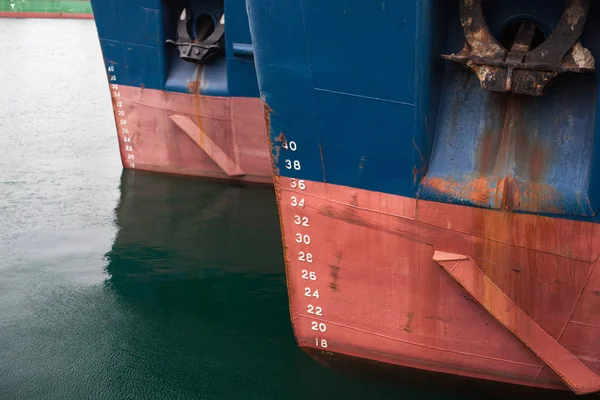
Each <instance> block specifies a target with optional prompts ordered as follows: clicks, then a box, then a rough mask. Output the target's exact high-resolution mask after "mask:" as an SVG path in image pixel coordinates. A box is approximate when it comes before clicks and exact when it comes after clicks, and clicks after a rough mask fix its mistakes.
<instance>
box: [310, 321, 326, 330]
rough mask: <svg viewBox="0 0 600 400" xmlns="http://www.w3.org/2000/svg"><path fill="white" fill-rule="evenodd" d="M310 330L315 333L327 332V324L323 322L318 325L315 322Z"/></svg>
mask: <svg viewBox="0 0 600 400" xmlns="http://www.w3.org/2000/svg"><path fill="white" fill-rule="evenodd" d="M310 329H312V330H313V331H319V332H327V326H325V324H324V323H322V322H320V323H318V322H316V321H313V322H312V323H311V328H310Z"/></svg>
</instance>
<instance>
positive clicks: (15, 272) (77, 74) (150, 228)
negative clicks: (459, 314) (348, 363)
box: [0, 20, 566, 400]
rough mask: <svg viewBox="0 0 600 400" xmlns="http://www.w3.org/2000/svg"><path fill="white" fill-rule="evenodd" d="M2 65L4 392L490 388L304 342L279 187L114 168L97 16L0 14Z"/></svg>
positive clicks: (439, 393)
mask: <svg viewBox="0 0 600 400" xmlns="http://www.w3.org/2000/svg"><path fill="white" fill-rule="evenodd" d="M32 48H41V49H45V53H44V54H45V57H42V58H39V57H37V58H34V59H32V58H31V49H32ZM0 60H3V63H4V65H5V66H10V68H3V69H0V88H2V89H3V90H0V110H2V118H0V399H1V400H5V399H6V400H13V399H15V400H19V399H33V400H37V399H61V400H62V399H407V400H413V399H415V400H416V399H430V400H433V399H435V400H454V399H461V400H467V399H468V400H470V399H481V398H491V397H490V396H489V392H487V394H482V393H485V392H477V393H476V392H473V391H465V390H459V389H456V390H452V391H450V390H447V389H443V388H441V387H438V382H436V381H433V380H432V381H429V382H426V383H425V385H423V384H422V383H420V384H416V383H415V384H413V383H411V382H408V383H407V382H404V383H398V382H391V381H389V380H385V381H383V380H379V379H373V378H371V377H366V376H363V375H361V374H358V375H356V374H354V375H350V374H347V373H342V372H338V371H332V370H330V369H327V368H325V367H323V366H321V365H320V364H319V363H317V362H315V361H314V360H312V359H311V358H309V357H308V356H307V355H305V354H304V353H303V352H302V351H301V350H300V349H299V348H298V347H297V346H296V343H295V340H294V336H293V331H292V328H291V323H290V317H289V312H288V298H287V292H286V285H285V276H284V264H283V256H282V245H281V240H280V237H279V221H278V216H277V210H276V207H275V197H274V194H273V191H272V189H271V188H270V187H259V186H240V185H228V184H223V183H215V182H207V181H204V180H200V179H192V178H181V177H173V176H164V175H157V174H149V173H142V172H122V169H121V165H120V160H119V158H118V147H117V139H116V133H115V128H114V121H113V118H112V114H111V106H110V98H109V96H108V87H107V83H106V75H105V73H104V69H103V64H102V61H101V56H100V49H99V45H98V42H97V36H96V33H95V28H94V24H93V21H74V20H4V21H3V22H2V23H1V24H0ZM561 396H562V395H561ZM513 397H514V398H517V397H515V396H513ZM564 397H566V396H564ZM500 398H505V397H500ZM521 398H530V397H529V396H527V397H521ZM539 398H544V399H545V398H548V397H539ZM554 398H556V397H554Z"/></svg>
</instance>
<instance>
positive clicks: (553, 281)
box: [275, 177, 600, 389]
mask: <svg viewBox="0 0 600 400" xmlns="http://www.w3.org/2000/svg"><path fill="white" fill-rule="evenodd" d="M275 185H276V192H277V195H278V202H279V207H280V215H281V221H282V233H283V241H284V246H285V259H286V273H287V279H288V290H289V296H290V304H291V317H292V322H293V326H294V332H295V335H296V340H297V342H298V343H299V345H300V346H301V347H303V348H305V349H307V350H310V352H314V351H315V350H322V351H324V354H325V353H327V352H332V353H336V354H342V355H346V356H351V357H358V358H362V359H369V360H374V361H378V362H382V363H386V364H392V365H397V366H404V367H411V368H417V369H421V370H428V371H435V372H442V373H448V374H454V375H460V376H465V377H471V378H479V379H484V380H492V381H499V382H506V383H511V384H518V385H523V386H532V387H540V388H552V389H566V388H567V386H566V385H565V384H564V383H563V381H564V379H563V380H561V379H560V378H559V377H558V376H557V375H556V374H555V373H554V372H553V371H552V370H551V369H550V368H549V367H548V366H547V365H546V364H545V362H544V361H542V360H541V359H540V357H538V356H536V354H535V353H534V352H533V351H532V350H530V349H529V348H528V347H527V346H526V345H525V344H524V342H522V341H521V340H519V339H518V338H517V336H516V335H515V334H513V333H515V332H514V331H513V332H511V331H510V330H509V329H506V328H505V326H503V325H502V324H501V323H499V322H498V320H496V319H494V317H492V316H491V315H490V313H488V312H487V311H486V309H484V308H483V307H481V306H480V305H479V304H478V303H477V302H476V301H474V299H473V297H472V296H470V295H469V293H468V292H467V291H466V290H465V289H464V288H463V287H461V285H459V284H458V283H457V282H456V281H455V280H454V279H453V278H452V276H451V275H450V274H448V273H447V271H445V270H444V268H442V267H440V265H438V264H436V262H434V261H433V259H432V258H433V256H434V252H435V251H445V252H452V253H459V254H465V255H467V256H469V257H470V258H471V259H473V260H474V261H475V262H477V264H478V266H479V267H480V268H481V270H482V271H483V273H484V274H485V276H486V277H487V278H489V280H491V281H492V282H493V284H494V287H495V288H496V289H497V291H502V292H504V293H505V294H506V296H507V298H508V299H509V300H510V301H512V302H514V304H516V306H518V307H519V308H520V309H521V310H522V311H523V312H524V313H525V314H526V315H527V316H528V318H530V320H531V321H532V324H533V325H535V326H538V327H541V328H542V330H543V331H545V332H546V333H547V335H548V337H551V339H550V340H554V341H556V342H558V343H560V345H562V347H564V349H566V351H568V352H570V353H571V354H572V355H573V356H574V357H575V360H570V361H572V362H575V363H581V364H583V368H586V367H587V369H589V370H591V371H592V372H593V373H595V374H599V373H600V271H599V269H598V268H597V267H596V266H597V260H598V255H599V254H600V231H599V228H598V225H596V224H590V223H583V222H577V221H570V220H562V219H555V218H548V217H542V216H535V215H523V214H513V213H509V212H502V211H496V210H489V209H481V208H474V207H466V206H459V205H450V204H445V203H437V202H430V201H422V200H416V199H412V198H405V197H400V196H393V195H387V194H383V193H377V192H370V191H366V190H360V189H354V188H349V187H342V186H336V185H331V184H324V183H318V182H311V181H303V185H299V184H298V181H294V180H291V179H289V178H283V177H277V178H276V182H275ZM304 185H305V187H304ZM293 186H294V187H293ZM299 186H302V187H303V188H304V190H301V188H300V187H299ZM302 199H303V206H301V204H300V202H301V200H302ZM293 204H296V206H294V205H293ZM305 217H306V219H305ZM307 225H308V226H307ZM298 234H300V235H299V236H298ZM299 242H300V243H299ZM308 253H310V254H311V259H312V262H307V261H308V259H307V257H308ZM300 258H303V259H304V261H302V260H300ZM311 273H314V274H311ZM478 289H480V290H479V291H480V294H481V295H482V296H483V298H484V300H483V303H486V307H490V308H491V309H492V310H495V311H499V312H507V310H508V308H507V307H505V302H501V301H500V300H498V299H497V297H495V296H494V293H492V292H493V291H489V292H486V287H479V288H478ZM315 290H318V291H319V293H318V298H317V297H315V296H314V292H315ZM309 291H310V294H311V295H310V296H308V295H307V293H308V292H309ZM486 296H487V297H486ZM507 301H508V300H507ZM317 307H318V309H317ZM317 314H322V315H317ZM509 322H510V321H509ZM512 322H514V323H515V324H517V325H519V324H521V325H519V326H521V327H522V326H525V325H523V324H522V323H523V321H522V320H515V321H512ZM529 326H532V325H531V324H530V325H529ZM521 333H523V332H521ZM526 334H527V332H526ZM323 340H325V341H326V342H323ZM535 340H537V339H536V338H533V339H531V343H530V344H532V343H533V342H534V341H535ZM539 343H542V345H543V341H538V342H535V344H536V345H538V344H539ZM546 343H547V342H546ZM558 343H557V345H558ZM324 345H326V347H325V346H324ZM532 348H535V347H532ZM546 350H547V349H546ZM558 364H559V367H561V368H564V366H566V365H569V364H568V363H567V360H558ZM563 364H564V365H563ZM592 375H593V374H592Z"/></svg>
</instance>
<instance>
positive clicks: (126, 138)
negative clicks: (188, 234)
mask: <svg viewBox="0 0 600 400" xmlns="http://www.w3.org/2000/svg"><path fill="white" fill-rule="evenodd" d="M199 77H200V75H198V76H197V78H198V79H196V80H195V81H194V82H195V83H194V85H197V86H198V87H199V86H200V85H201V83H200V80H199ZM119 92H120V97H118V98H115V97H114V95H113V96H112V103H113V111H114V115H115V121H116V123H117V130H118V135H119V145H120V151H121V159H122V162H123V166H124V167H125V168H135V169H143V170H148V171H155V172H165V173H172V174H180V175H192V176H201V177H208V178H221V179H227V180H231V179H233V180H242V181H248V182H258V183H272V169H271V165H270V162H271V157H270V153H269V148H268V142H267V141H266V140H265V126H264V120H263V110H262V106H261V102H260V99H258V98H239V97H236V98H223V97H211V96H203V95H200V94H198V92H196V94H183V93H174V92H166V91H159V90H154V89H142V88H137V87H130V86H124V85H119ZM119 112H121V113H123V114H124V116H120V115H119ZM173 115H182V116H185V117H187V118H190V119H192V120H193V121H196V122H197V125H198V127H199V128H200V132H201V133H200V134H199V137H198V140H199V141H200V143H203V140H204V139H207V138H208V139H210V141H211V142H212V143H213V144H214V146H218V148H219V149H220V150H221V151H222V152H223V153H224V154H225V155H226V156H227V157H229V158H230V159H232V160H234V162H235V163H236V164H237V165H239V167H240V168H241V169H242V170H243V171H244V173H245V174H246V175H243V176H228V175H227V174H226V173H225V172H224V171H223V170H222V169H221V168H220V167H219V165H218V164H217V163H215V162H214V161H213V160H212V159H211V158H210V157H209V156H208V155H207V154H206V153H205V152H204V151H203V150H202V149H201V146H198V145H197V144H196V143H195V142H194V140H193V139H192V138H190V137H188V135H187V134H186V133H185V132H183V131H182V130H181V129H180V128H179V127H177V125H176V124H175V123H173V122H172V121H171V117H172V116H173ZM121 119H125V120H126V123H127V124H126V125H120V124H119V122H120V120H121ZM126 132H127V133H126ZM203 135H206V137H204V136H203ZM133 157H134V158H133ZM132 161H134V162H132Z"/></svg>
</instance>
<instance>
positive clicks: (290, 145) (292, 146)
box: [281, 141, 298, 151]
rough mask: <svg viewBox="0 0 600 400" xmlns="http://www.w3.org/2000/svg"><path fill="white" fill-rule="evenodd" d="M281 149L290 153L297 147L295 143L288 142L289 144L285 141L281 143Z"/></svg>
mask: <svg viewBox="0 0 600 400" xmlns="http://www.w3.org/2000/svg"><path fill="white" fill-rule="evenodd" d="M281 147H283V148H284V149H286V150H291V151H296V149H298V146H296V142H294V141H291V142H289V144H288V142H287V141H285V142H283V145H282V146H281Z"/></svg>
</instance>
